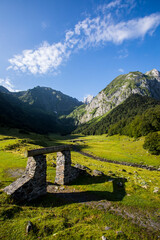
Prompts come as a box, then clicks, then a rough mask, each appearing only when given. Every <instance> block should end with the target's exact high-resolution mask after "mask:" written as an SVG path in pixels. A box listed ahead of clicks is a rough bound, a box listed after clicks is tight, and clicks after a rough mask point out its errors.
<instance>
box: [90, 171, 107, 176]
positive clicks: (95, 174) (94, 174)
mask: <svg viewBox="0 0 160 240" xmlns="http://www.w3.org/2000/svg"><path fill="white" fill-rule="evenodd" d="M92 175H93V176H102V175H104V173H103V172H101V171H98V170H93V171H92Z"/></svg>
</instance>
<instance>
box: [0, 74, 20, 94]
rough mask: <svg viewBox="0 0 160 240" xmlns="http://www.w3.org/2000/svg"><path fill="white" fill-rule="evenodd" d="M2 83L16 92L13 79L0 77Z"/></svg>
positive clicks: (0, 83)
mask: <svg viewBox="0 0 160 240" xmlns="http://www.w3.org/2000/svg"><path fill="white" fill-rule="evenodd" d="M0 85H1V86H3V87H5V88H7V89H8V90H9V91H10V92H15V91H16V90H15V89H14V85H13V84H12V83H11V80H10V79H9V78H8V77H7V78H5V79H4V78H0Z"/></svg>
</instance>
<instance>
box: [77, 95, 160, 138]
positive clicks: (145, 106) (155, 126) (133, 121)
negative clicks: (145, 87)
mask: <svg viewBox="0 0 160 240" xmlns="http://www.w3.org/2000/svg"><path fill="white" fill-rule="evenodd" d="M158 130H160V101H159V100H155V99H153V98H150V97H148V96H141V95H138V94H133V95H131V96H130V97H129V98H127V99H126V100H125V101H124V102H123V103H122V104H120V105H119V106H117V107H115V108H114V109H113V110H112V111H110V112H109V113H108V114H106V115H104V116H103V117H99V118H95V119H93V120H91V121H89V122H87V123H84V124H82V125H80V126H79V127H78V128H77V129H76V130H75V133H82V134H85V135H94V134H104V133H108V134H109V135H114V134H124V135H129V136H134V137H139V136H142V135H146V134H148V133H149V132H151V131H158Z"/></svg>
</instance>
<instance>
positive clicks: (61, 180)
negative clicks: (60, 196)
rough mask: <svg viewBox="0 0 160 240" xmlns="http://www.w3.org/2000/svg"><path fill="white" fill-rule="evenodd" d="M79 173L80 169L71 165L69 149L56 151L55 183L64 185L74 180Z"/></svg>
mask: <svg viewBox="0 0 160 240" xmlns="http://www.w3.org/2000/svg"><path fill="white" fill-rule="evenodd" d="M79 174H80V169H77V168H74V167H72V166H71V153H70V151H62V152H57V165H56V178H55V183H57V184H60V185H65V184H68V183H70V182H72V181H73V180H75V179H76V178H77V177H78V175H79Z"/></svg>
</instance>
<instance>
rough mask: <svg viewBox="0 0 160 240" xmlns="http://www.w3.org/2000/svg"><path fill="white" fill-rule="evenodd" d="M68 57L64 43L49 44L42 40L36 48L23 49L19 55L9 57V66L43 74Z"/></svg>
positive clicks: (56, 66) (55, 67)
mask: <svg viewBox="0 0 160 240" xmlns="http://www.w3.org/2000/svg"><path fill="white" fill-rule="evenodd" d="M68 57H69V51H67V49H66V46H65V44H62V43H60V42H59V43H56V44H52V45H49V44H48V43H47V42H44V43H43V44H42V46H40V47H39V48H38V49H36V50H24V51H23V52H22V54H21V55H15V56H14V57H13V58H11V59H9V62H10V64H11V66H10V67H11V68H12V69H14V70H21V71H22V72H26V71H27V70H28V71H30V72H31V73H33V74H37V73H40V74H43V73H46V72H47V71H48V70H49V69H53V70H54V71H55V70H56V69H57V68H58V66H59V65H61V63H62V61H63V60H64V59H65V58H68Z"/></svg>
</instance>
